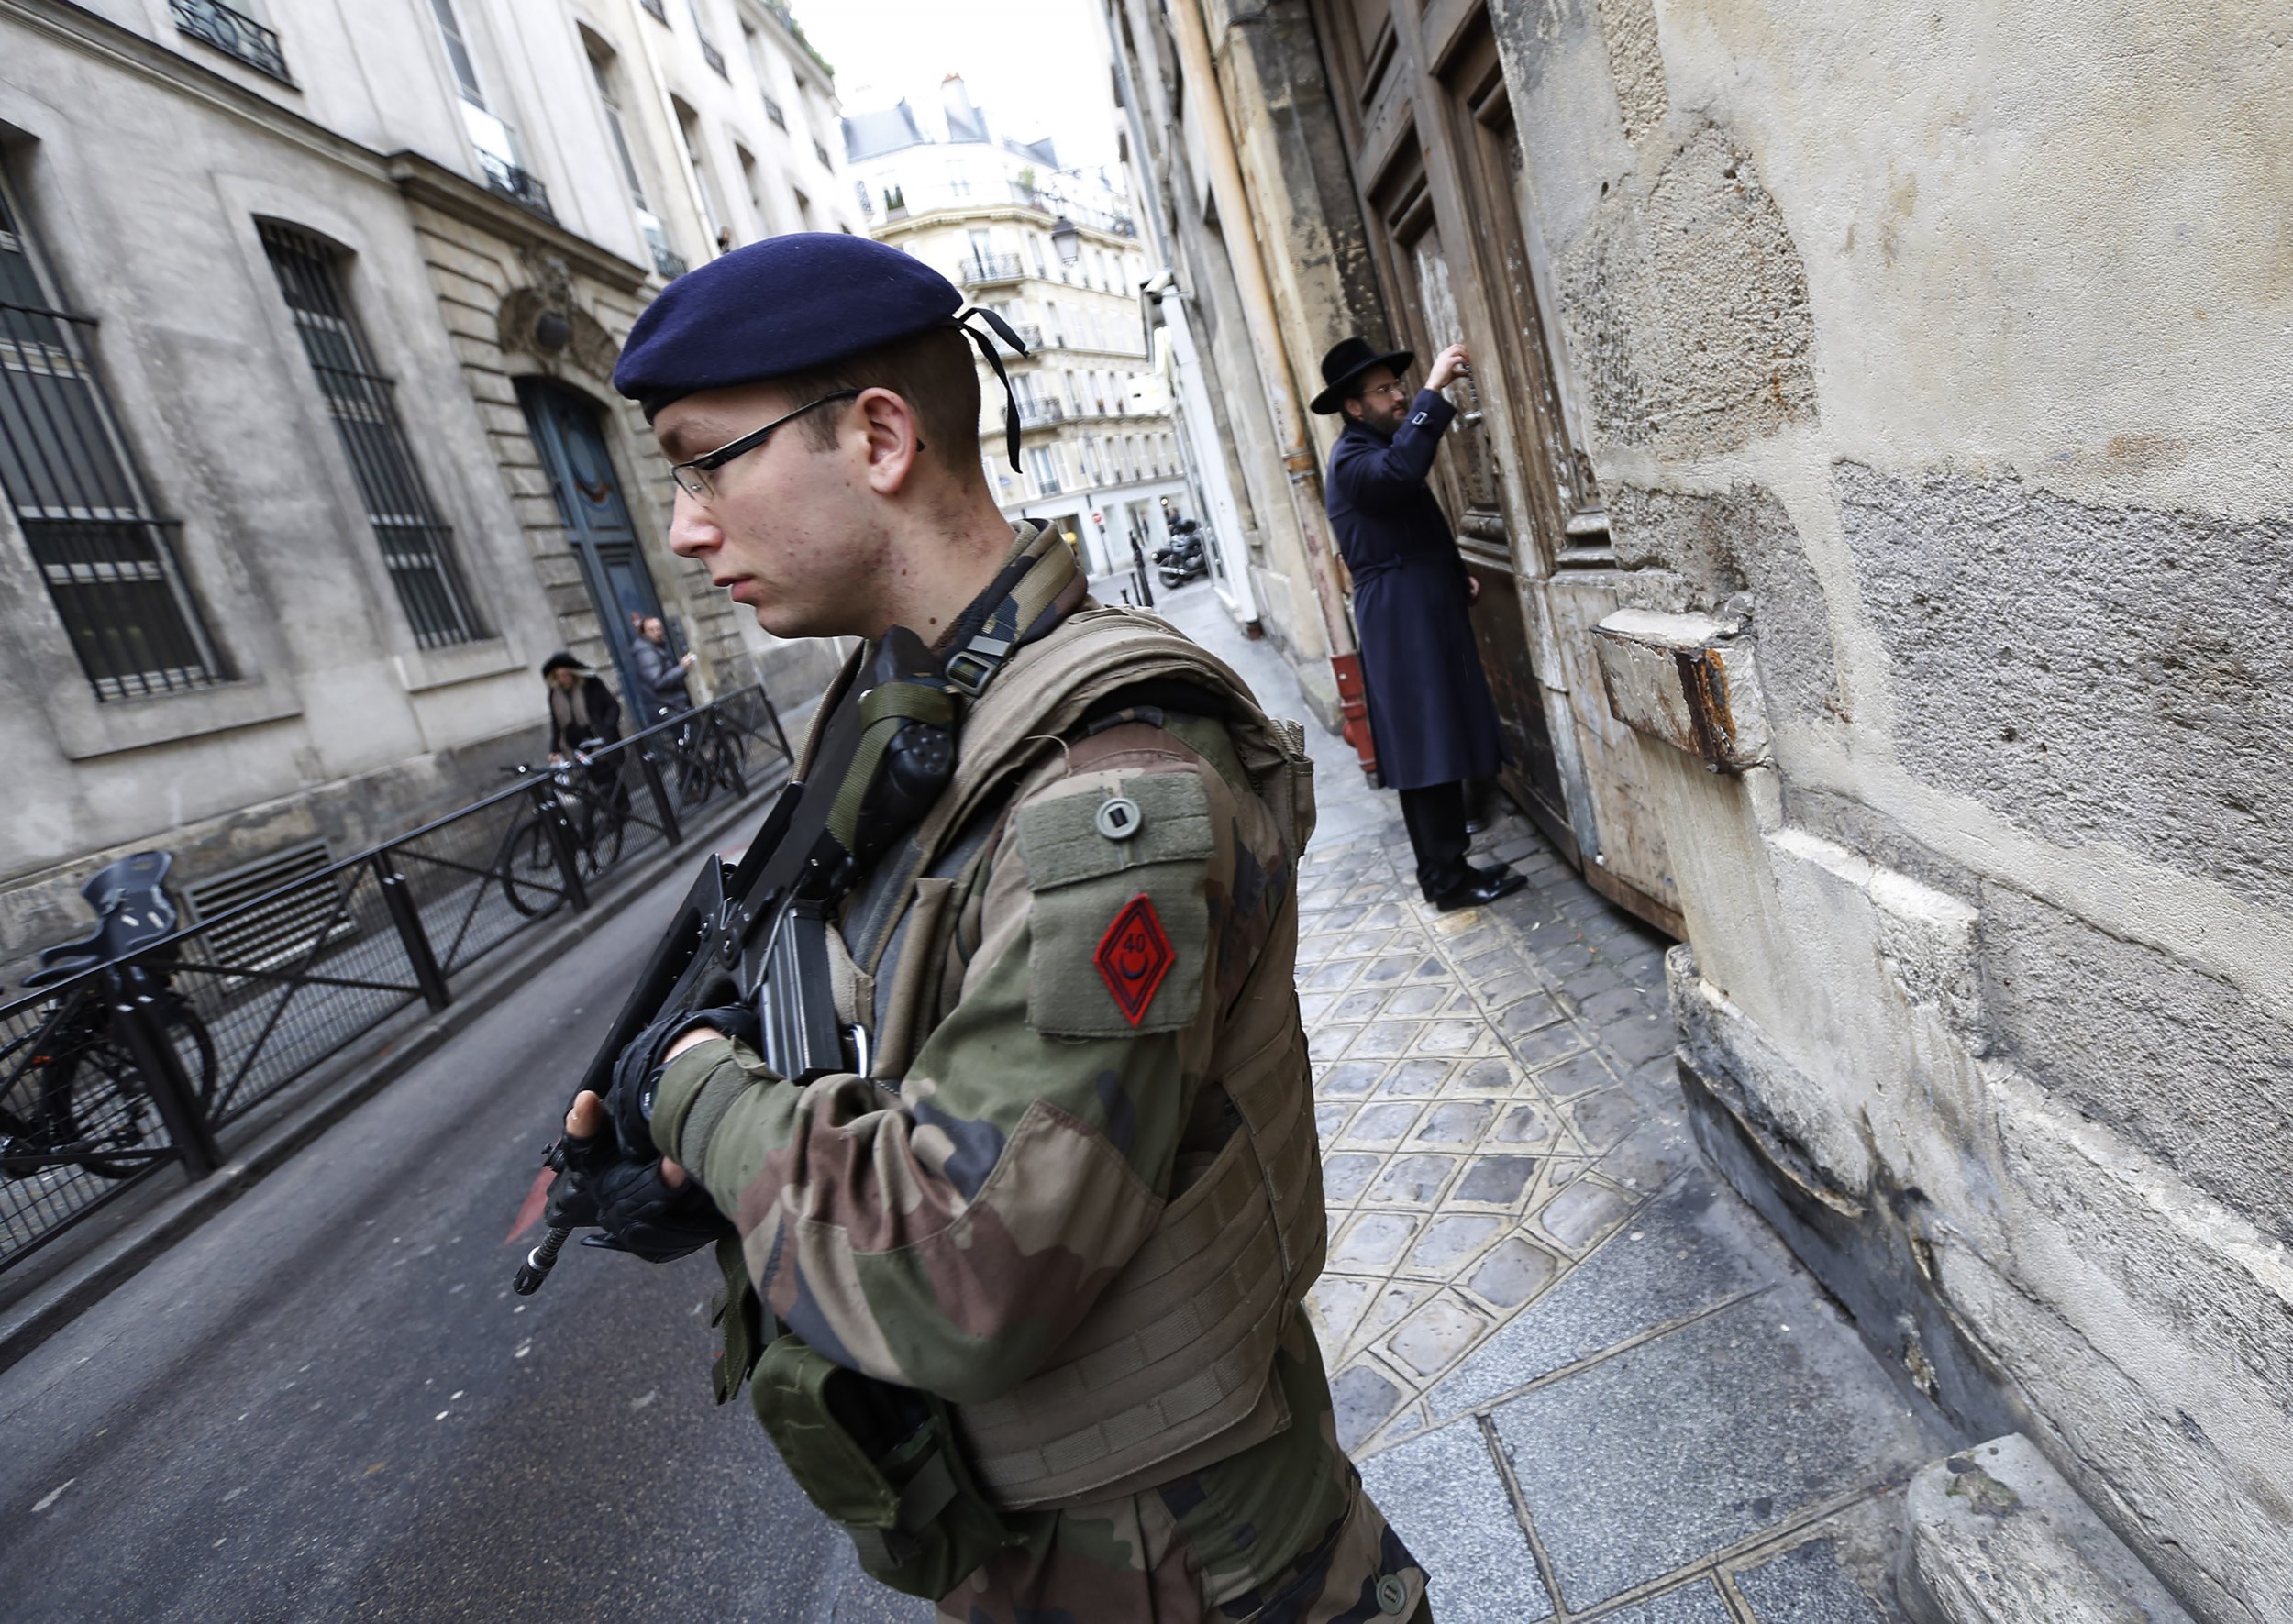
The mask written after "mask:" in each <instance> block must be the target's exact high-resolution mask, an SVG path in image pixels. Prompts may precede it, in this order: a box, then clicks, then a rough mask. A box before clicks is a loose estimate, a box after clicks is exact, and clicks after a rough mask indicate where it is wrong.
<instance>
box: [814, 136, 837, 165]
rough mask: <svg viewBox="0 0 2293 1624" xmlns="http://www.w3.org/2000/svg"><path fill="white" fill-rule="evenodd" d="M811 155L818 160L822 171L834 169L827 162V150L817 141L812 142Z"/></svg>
mask: <svg viewBox="0 0 2293 1624" xmlns="http://www.w3.org/2000/svg"><path fill="white" fill-rule="evenodd" d="M812 155H813V156H814V158H817V159H818V160H820V167H821V168H822V169H834V168H835V167H836V166H835V165H834V164H832V163H830V162H829V161H828V149H826V148H825V147H824V146H822V145H821V144H820V143H819V142H818V141H814V143H813V144H812Z"/></svg>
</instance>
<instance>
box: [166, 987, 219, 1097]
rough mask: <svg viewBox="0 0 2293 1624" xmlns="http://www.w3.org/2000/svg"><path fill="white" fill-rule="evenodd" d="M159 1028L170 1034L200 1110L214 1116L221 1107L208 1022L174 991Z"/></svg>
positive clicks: (178, 1061)
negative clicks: (218, 1100) (219, 1105)
mask: <svg viewBox="0 0 2293 1624" xmlns="http://www.w3.org/2000/svg"><path fill="white" fill-rule="evenodd" d="M160 1029H161V1031H162V1032H164V1033H166V1034H167V1041H168V1043H169V1044H170V1045H171V1046H172V1047H173V1049H174V1051H175V1061H176V1064H177V1065H179V1066H182V1067H183V1076H184V1077H185V1078H186V1079H187V1080H188V1081H189V1082H190V1084H191V1091H192V1095H193V1097H194V1099H197V1100H198V1102H199V1109H200V1110H201V1111H202V1112H203V1113H205V1114H206V1115H209V1116H212V1115H214V1114H215V1112H216V1110H217V1109H218V1107H217V1101H216V1097H215V1083H216V1065H215V1038H214V1036H213V1035H212V1034H211V1033H209V1032H208V1031H207V1023H206V1022H205V1021H204V1020H203V1019H201V1018H200V1014H199V1011H197V1010H194V1009H193V1008H192V1007H191V1000H189V999H187V998H185V997H184V996H183V994H182V993H180V992H172V991H171V992H170V993H168V995H167V997H166V999H165V1000H164V1001H163V1004H162V1012H161V1016H160Z"/></svg>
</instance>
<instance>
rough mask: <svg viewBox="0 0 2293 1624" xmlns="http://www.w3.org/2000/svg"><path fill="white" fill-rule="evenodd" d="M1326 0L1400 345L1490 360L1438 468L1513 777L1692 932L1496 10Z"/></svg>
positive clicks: (1571, 851) (1610, 876) (1645, 897)
mask: <svg viewBox="0 0 2293 1624" xmlns="http://www.w3.org/2000/svg"><path fill="white" fill-rule="evenodd" d="M1314 12H1315V23H1316V29H1317V32H1318V34H1319V36H1320V38H1321V43H1322V47H1323V58H1324V62H1325V64H1326V65H1327V67H1328V69H1329V73H1330V82H1331V97H1332V101H1333V103H1334V104H1335V109H1336V114H1337V122H1338V126H1339V128H1340V130H1341V131H1342V133H1343V134H1344V136H1345V138H1346V143H1347V145H1348V146H1349V147H1350V149H1351V155H1352V159H1353V171H1354V178H1355V182H1356V186H1357V192H1358V194H1359V199H1360V204H1361V209H1362V215H1363V222H1364V226H1365V229H1366V233H1367V236H1368V242H1369V246H1370V249H1371V258H1372V260H1373V261H1374V262H1375V264H1376V267H1377V271H1378V281H1379V291H1380V292H1381V293H1383V295H1384V298H1385V304H1386V310H1387V315H1388V319H1389V321H1390V326H1391V337H1392V338H1393V340H1394V341H1395V342H1396V343H1397V344H1400V345H1401V346H1403V347H1405V348H1409V349H1411V350H1413V351H1414V352H1415V353H1416V355H1417V357H1418V361H1419V376H1421V377H1422V376H1423V367H1424V366H1425V365H1427V364H1429V363H1430V362H1431V360H1432V358H1433V356H1434V355H1435V353H1436V352H1438V351H1439V350H1440V349H1442V348H1445V347H1446V346H1447V345H1449V344H1453V343H1456V342H1457V341H1459V340H1460V339H1462V340H1463V341H1464V342H1466V343H1467V344H1468V346H1469V347H1470V348H1471V350H1472V353H1473V357H1474V366H1473V375H1472V376H1471V377H1470V378H1469V379H1468V380H1467V381H1464V382H1462V383H1461V384H1459V385H1457V386H1455V387H1453V388H1452V389H1451V390H1450V391H1449V395H1450V398H1451V399H1452V400H1453V401H1455V402H1457V404H1458V406H1459V412H1458V417H1457V424H1456V425H1455V426H1454V427H1453V428H1452V429H1451V431H1450V443H1449V445H1448V446H1447V447H1445V448H1444V454H1443V455H1442V456H1441V457H1440V458H1437V459H1436V460H1435V471H1434V480H1435V490H1436V493H1437V494H1438V495H1439V496H1440V498H1441V501H1442V505H1443V507H1444V508H1445V509H1446V511H1447V513H1448V514H1449V516H1450V520H1451V522H1452V524H1453V525H1454V526H1455V528H1456V530H1457V536H1458V547H1459V549H1460V551H1461V552H1462V553H1463V554H1464V556H1465V560H1466V565H1467V568H1468V569H1469V570H1470V571H1471V572H1472V574H1473V576H1474V579H1475V580H1478V581H1479V583H1480V589H1481V591H1480V599H1479V604H1478V606H1477V607H1476V608H1475V610H1474V613H1473V625H1474V635H1475V637H1476V639H1477V641H1478V642H1479V646H1480V653H1481V659H1482V664H1483V667H1484V668H1485V669H1486V670H1487V672H1488V674H1489V679H1490V690H1491V691H1492V693H1493V694H1494V696H1495V698H1496V702H1497V711H1498V717H1499V720H1500V722H1501V724H1502V726H1503V729H1504V733H1505V738H1506V742H1507V744H1508V746H1510V754H1511V756H1512V760H1511V761H1510V762H1509V763H1508V764H1507V767H1506V768H1505V772H1504V775H1503V778H1502V780H1501V781H1502V784H1503V788H1504V790H1505V791H1506V793H1507V794H1508V795H1509V796H1510V797H1511V798H1512V800H1513V801H1516V802H1517V803H1518V804H1519V805H1520V806H1521V807H1522V808H1523V811H1525V812H1528V813H1529V815H1530V816H1531V817H1533V818H1534V820H1535V821H1536V823H1538V824H1539V825H1540V826H1541V827H1542V828H1543V829H1544V830H1545V833H1546V834H1548V835H1549V836H1550V837H1551V838H1552V839H1553V841H1554V842H1555V844H1556V845H1559V846H1560V847H1561V849H1562V850H1563V851H1565V852H1566V853H1567V855H1568V856H1569V857H1570V859H1571V860H1572V861H1575V862H1577V863H1579V866H1580V867H1583V868H1584V870H1585V872H1586V874H1587V876H1588V878H1590V879H1591V880H1592V881H1593V883H1594V884H1595V885H1596V886H1598V887H1599V888H1600V889H1601V890H1603V891H1604V892H1606V893H1607V894H1609V895H1610V896H1611V897H1612V898H1613V899H1614V900H1617V901H1619V902H1622V903H1623V904H1624V905H1625V906H1626V907H1628V908H1631V909H1632V910H1633V911H1635V912H1637V913H1639V914H1641V915H1642V916H1643V917H1644V918H1646V919H1648V920H1649V921H1650V922H1653V923H1656V924H1657V925H1659V926H1660V927H1662V928H1664V929H1666V930H1667V931H1670V932H1671V933H1672V934H1678V933H1679V916H1678V908H1677V901H1676V895H1675V892H1674V889H1673V886H1672V880H1671V876H1670V872H1669V865H1668V863H1667V861H1666V859H1665V856H1664V852H1663V845H1662V838H1661V835H1660V834H1658V833H1657V828H1656V818H1655V816H1654V814H1653V809H1652V808H1651V807H1649V806H1648V805H1647V804H1646V798H1645V795H1644V794H1643V793H1641V781H1640V772H1639V765H1640V764H1639V757H1638V754H1637V749H1636V746H1634V741H1633V737H1632V735H1631V734H1630V733H1629V732H1628V731H1627V730H1625V729H1624V728H1623V726H1622V725H1621V724H1618V723H1616V722H1615V720H1614V718H1613V717H1612V715H1611V714H1610V713H1609V711H1608V707H1607V704H1606V699H1605V690H1603V689H1602V688H1601V682H1600V678H1599V674H1598V672H1597V670H1596V669H1595V668H1594V666H1593V657H1592V651H1591V644H1590V630H1591V626H1592V625H1593V624H1597V622H1598V621H1599V620H1600V618H1601V616H1602V615H1603V614H1605V613H1609V611H1610V610H1611V609H1612V608H1613V607H1614V606H1615V603H1616V601H1617V594H1616V587H1617V581H1616V569H1615V559H1614V555H1613V553H1612V549H1611V548H1610V546H1609V538H1608V524H1607V519H1606V515H1605V513H1604V510H1603V507H1602V503H1601V493H1600V489H1599V484H1598V481H1597V479H1596V478H1595V475H1594V471H1593V468H1592V462H1591V459H1590V457H1589V456H1587V455H1586V453H1585V451H1584V448H1583V445H1582V441H1581V432H1580V425H1579V421H1578V417H1577V414H1576V412H1575V410H1574V403H1573V402H1572V401H1571V400H1570V398H1569V395H1568V385H1567V359H1566V357H1565V355H1564V354H1563V353H1562V350H1561V348H1560V345H1559V343H1558V335H1557V334H1556V332H1554V331H1553V330H1552V329H1551V328H1550V327H1549V326H1548V324H1547V322H1546V319H1545V312H1546V311H1547V310H1548V309H1550V308H1551V303H1550V301H1551V290H1550V287H1549V285H1548V279H1547V277H1546V274H1545V265H1544V263H1543V256H1542V254H1541V252H1540V251H1539V249H1538V245H1537V243H1536V241H1535V238H1534V220H1535V211H1534V206H1533V203H1532V198H1531V194H1530V190H1529V189H1530V187H1531V185H1532V182H1533V177H1532V176H1531V175H1530V173H1529V172H1528V166H1527V163H1526V160H1525V159H1524V156H1523V146H1522V141H1521V136H1520V131H1519V128H1518V127H1517V126H1516V124H1515V122H1514V117H1513V111H1512V102H1511V98H1510V96H1509V94H1508V93H1507V90H1506V86H1505V80H1504V73H1503V69H1502V65H1501V61H1500V60H1499V56H1498V51H1497V46H1496V40H1495V36H1494V33H1493V31H1492V30H1491V28H1490V22H1489V17H1488V14H1487V10H1486V8H1485V6H1483V5H1480V4H1457V3H1454V0H1450V3H1444V0H1425V3H1423V4H1421V3H1420V0H1315V4H1314ZM1369 337H1371V338H1372V339H1373V340H1374V339H1375V338H1376V337H1378V335H1376V334H1371V335H1369Z"/></svg>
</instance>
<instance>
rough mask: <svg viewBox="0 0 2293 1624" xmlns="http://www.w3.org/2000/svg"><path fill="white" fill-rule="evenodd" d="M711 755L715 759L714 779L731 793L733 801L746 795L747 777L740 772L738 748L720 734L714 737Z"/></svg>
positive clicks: (746, 774)
mask: <svg viewBox="0 0 2293 1624" xmlns="http://www.w3.org/2000/svg"><path fill="white" fill-rule="evenodd" d="M713 754H714V756H715V757H716V764H715V771H716V777H717V779H718V780H719V781H721V782H722V783H723V784H724V786H725V788H726V789H727V790H731V791H732V794H733V799H734V800H736V801H737V800H739V799H740V798H741V797H742V796H743V795H746V794H748V773H747V772H745V771H744V770H742V762H741V758H740V747H739V746H737V745H736V744H735V743H734V742H733V741H732V740H731V739H729V738H726V736H725V735H723V734H721V733H720V734H718V735H716V743H715V746H714V750H713Z"/></svg>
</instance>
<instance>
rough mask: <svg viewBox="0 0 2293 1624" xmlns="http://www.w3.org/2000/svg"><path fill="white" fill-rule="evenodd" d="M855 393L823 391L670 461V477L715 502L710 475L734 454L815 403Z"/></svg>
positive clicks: (750, 448)
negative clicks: (752, 428)
mask: <svg viewBox="0 0 2293 1624" xmlns="http://www.w3.org/2000/svg"><path fill="white" fill-rule="evenodd" d="M858 393H859V391H858V390H857V389H839V390H837V391H836V392H835V393H833V394H824V395H822V396H821V397H820V398H819V399H818V400H816V401H806V402H805V403H803V405H801V406H799V407H797V408H796V410H794V411H793V412H791V413H789V414H787V415H785V416H781V417H775V418H774V419H773V420H772V421H771V422H770V423H768V424H766V425H764V426H763V427H762V428H760V429H758V430H757V431H756V432H755V433H753V434H745V435H742V436H740V438H738V439H737V440H727V441H726V443H725V444H724V445H721V446H719V447H717V448H716V449H715V450H714V451H703V452H702V453H701V455H700V456H698V457H695V458H693V459H692V461H690V462H672V463H670V465H669V477H670V479H672V480H674V481H677V489H678V490H680V491H682V492H684V493H685V494H686V495H687V496H690V497H692V500H693V501H695V502H714V500H716V483H715V481H713V480H711V479H710V478H709V475H710V474H711V473H713V472H714V471H715V470H717V469H720V468H723V467H724V466H725V465H726V463H728V462H730V461H731V460H732V459H733V458H736V457H739V456H742V455H744V454H746V453H748V452H750V451H753V450H755V449H756V448H757V447H759V446H761V445H763V444H764V442H765V441H767V440H769V439H770V438H771V437H772V431H773V430H774V429H776V428H778V427H780V426H781V425H782V424H783V423H786V422H788V421H789V419H790V418H793V417H802V416H803V414H805V413H807V412H809V411H811V410H812V409H813V408H814V406H825V405H826V404H827V403H829V402H830V401H848V400H850V399H851V398H852V397H853V396H854V395H856V394H858Z"/></svg>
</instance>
